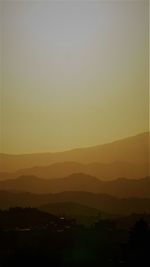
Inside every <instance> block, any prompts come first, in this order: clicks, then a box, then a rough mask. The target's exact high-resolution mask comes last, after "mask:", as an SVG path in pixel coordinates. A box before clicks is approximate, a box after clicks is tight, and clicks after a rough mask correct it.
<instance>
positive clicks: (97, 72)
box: [0, 0, 148, 153]
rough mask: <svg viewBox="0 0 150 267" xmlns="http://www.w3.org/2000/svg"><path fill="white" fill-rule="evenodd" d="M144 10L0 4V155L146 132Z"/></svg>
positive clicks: (140, 6) (142, 5) (127, 4)
mask: <svg viewBox="0 0 150 267" xmlns="http://www.w3.org/2000/svg"><path fill="white" fill-rule="evenodd" d="M146 3H148V2H147V1H144V0H143V1H118V2H117V1H116V2H114V1H112V2H110V1H106V2H102V1H100V2H92V1H91V2H86V1H85V2H80V1H78V2H76V3H75V1H72V2H70V1H69V2H64V1H61V2H55V3H54V2H38V3H37V2H34V1H28V2H22V3H21V2H20V3H19V2H14V1H12V2H5V3H4V2H3V3H2V2H1V3H0V11H1V13H0V25H1V28H0V30H1V32H0V34H1V38H0V56H1V59H2V60H1V64H0V78H1V88H0V89H1V96H2V98H1V99H2V109H1V151H2V152H5V153H31V152H45V151H61V150H66V149H71V148H74V147H85V146H91V145H96V144H101V143H107V142H110V141H112V140H117V139H120V138H123V137H126V136H130V135H134V134H137V133H139V132H144V131H147V130H148V5H147V4H146Z"/></svg>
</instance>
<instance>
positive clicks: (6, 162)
mask: <svg viewBox="0 0 150 267" xmlns="http://www.w3.org/2000/svg"><path fill="white" fill-rule="evenodd" d="M148 153H149V133H143V134H139V135H137V136H133V137H129V138H126V139H122V140H118V141H115V142H112V143H109V144H104V145H98V146H94V147H88V148H80V149H74V150H69V151H65V152H57V153H40V154H26V155H8V154H0V171H1V172H13V171H17V170H20V169H26V168H32V167H35V166H49V165H51V164H54V163H57V162H65V161H67V162H68V161H71V162H78V163H82V164H83V163H84V164H88V163H95V162H98V163H101V164H109V163H113V162H118V161H119V162H123V163H124V162H125V163H132V164H136V165H138V164H140V165H143V164H144V165H145V164H146V167H144V168H147V169H146V171H147V172H148ZM138 171H139V170H138Z"/></svg>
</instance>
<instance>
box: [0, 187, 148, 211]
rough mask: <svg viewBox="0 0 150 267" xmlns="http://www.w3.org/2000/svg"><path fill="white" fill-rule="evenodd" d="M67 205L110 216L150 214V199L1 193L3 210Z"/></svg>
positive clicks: (99, 195)
mask: <svg viewBox="0 0 150 267" xmlns="http://www.w3.org/2000/svg"><path fill="white" fill-rule="evenodd" d="M56 203H57V204H56ZM58 203H59V204H58ZM67 203H75V204H80V205H83V206H87V207H90V208H93V209H96V210H100V211H101V212H104V213H108V214H130V213H133V212H134V213H144V212H145V213H150V198H147V199H146V198H127V199H123V198H122V199H119V198H116V197H113V196H109V195H106V194H94V193H88V192H62V193H58V194H46V195H37V194H30V193H12V192H4V191H0V208H1V209H6V208H9V207H15V206H21V207H27V206H31V207H40V208H42V206H44V209H45V205H46V207H48V205H49V204H53V205H54V206H55V205H56V206H59V205H60V209H62V208H63V205H64V209H66V206H67V205H68V204H67ZM69 205H70V204H69ZM50 207H51V205H50ZM78 207H79V206H78ZM49 211H50V210H49ZM51 211H52V210H51ZM88 211H90V212H91V210H88ZM58 213H59V211H58ZM92 214H93V211H92ZM89 215H90V214H89Z"/></svg>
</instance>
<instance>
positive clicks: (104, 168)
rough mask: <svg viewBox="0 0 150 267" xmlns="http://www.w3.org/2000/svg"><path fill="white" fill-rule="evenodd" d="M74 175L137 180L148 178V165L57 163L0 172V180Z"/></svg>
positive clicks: (118, 162)
mask: <svg viewBox="0 0 150 267" xmlns="http://www.w3.org/2000/svg"><path fill="white" fill-rule="evenodd" d="M75 173H84V174H88V175H92V176H95V177H97V178H100V179H102V180H112V179H116V178H118V177H127V178H130V179H139V178H142V177H145V176H148V164H147V163H143V164H133V163H129V162H120V161H117V162H112V163H109V164H104V163H103V164H102V163H99V162H97V163H89V164H83V163H82V164H81V163H77V162H67V161H66V162H59V163H54V164H51V165H49V166H39V167H32V168H27V169H22V170H18V171H16V172H11V173H10V172H1V173H0V180H6V179H13V178H17V177H19V176H22V175H26V176H29V175H33V176H37V177H41V178H44V179H54V178H63V177H66V176H69V175H71V174H75Z"/></svg>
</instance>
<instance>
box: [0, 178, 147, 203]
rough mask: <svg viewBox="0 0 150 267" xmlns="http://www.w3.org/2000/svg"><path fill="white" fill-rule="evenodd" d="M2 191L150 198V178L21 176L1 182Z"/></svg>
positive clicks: (0, 188)
mask: <svg viewBox="0 0 150 267" xmlns="http://www.w3.org/2000/svg"><path fill="white" fill-rule="evenodd" d="M0 190H7V191H14V192H16V191H21V192H30V193H38V194H46V193H59V192H64V191H84V192H92V193H103V194H109V195H113V196H117V197H121V198H122V197H125V198H127V197H146V198H149V197H150V177H145V178H143V179H138V180H130V179H125V178H120V179H117V180H114V181H107V182H104V181H100V180H99V179H97V178H95V177H93V176H90V175H85V174H82V173H80V174H72V175H70V176H68V177H65V178H60V179H52V180H46V179H41V178H38V177H35V176H21V177H19V178H16V179H10V180H5V181H0Z"/></svg>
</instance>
